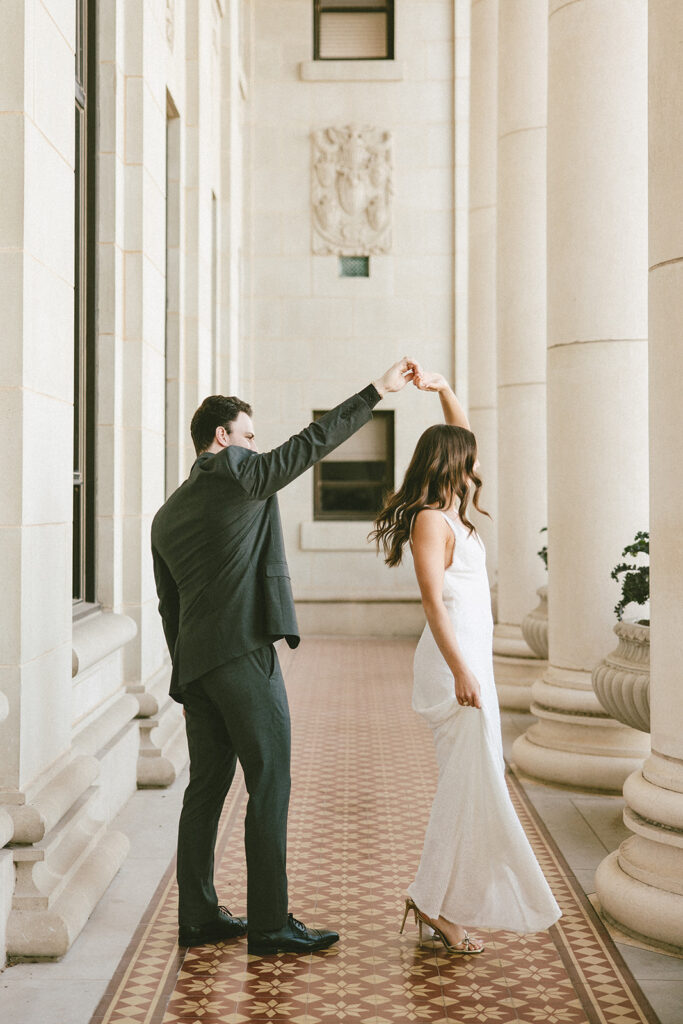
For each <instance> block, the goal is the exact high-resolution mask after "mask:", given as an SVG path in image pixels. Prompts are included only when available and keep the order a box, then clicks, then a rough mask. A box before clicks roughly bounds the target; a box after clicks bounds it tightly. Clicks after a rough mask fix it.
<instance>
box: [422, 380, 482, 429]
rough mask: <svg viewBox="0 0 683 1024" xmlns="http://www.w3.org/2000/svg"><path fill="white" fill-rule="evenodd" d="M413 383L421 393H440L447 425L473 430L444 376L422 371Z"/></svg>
mask: <svg viewBox="0 0 683 1024" xmlns="http://www.w3.org/2000/svg"><path fill="white" fill-rule="evenodd" d="M413 383H414V384H415V387H416V388H419V390H420V391H438V393H439V400H440V401H441V408H442V409H443V417H444V421H445V422H446V423H448V424H449V425H450V426H452V427H465V429H466V430H470V429H471V428H470V424H469V420H468V419H467V416H466V414H465V410H464V409H463V407H462V405H461V404H460V402H459V401H458V399H457V397H456V394H455V392H454V391H453V389H452V388H451V386H450V384H449V383H448V381H447V380H446V378H445V377H444V376H443V375H442V374H440V373H429V372H428V371H427V370H421V371H420V373H419V375H417V374H416V376H415V380H414V381H413Z"/></svg>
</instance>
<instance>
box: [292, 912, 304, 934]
mask: <svg viewBox="0 0 683 1024" xmlns="http://www.w3.org/2000/svg"><path fill="white" fill-rule="evenodd" d="M288 916H289V923H290V924H292V925H294V927H295V928H298V929H299V931H300V932H306V931H308V929H307V928H306V925H305V924H304V923H303V921H297V919H296V918H295V917H294V915H293V914H289V915H288Z"/></svg>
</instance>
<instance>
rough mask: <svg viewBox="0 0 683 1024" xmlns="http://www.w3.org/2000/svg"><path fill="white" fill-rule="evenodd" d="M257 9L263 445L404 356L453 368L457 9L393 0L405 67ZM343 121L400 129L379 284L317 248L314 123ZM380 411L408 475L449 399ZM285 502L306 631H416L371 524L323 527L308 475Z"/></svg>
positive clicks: (255, 174) (254, 284)
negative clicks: (326, 56) (329, 53)
mask: <svg viewBox="0 0 683 1024" xmlns="http://www.w3.org/2000/svg"><path fill="white" fill-rule="evenodd" d="M253 9H254V61H255V65H254V77H253V93H252V95H251V97H250V100H251V103H250V110H251V125H250V145H251V147H252V149H251V156H250V165H251V167H252V168H253V171H252V174H251V185H252V192H251V211H252V218H253V223H252V231H251V233H250V251H249V261H248V264H249V267H250V273H251V303H252V309H251V313H252V315H251V331H250V335H249V339H250V344H249V346H248V348H249V351H250V352H251V362H250V366H249V371H248V373H247V375H246V376H245V389H246V390H245V396H246V397H247V398H248V399H249V400H250V401H251V402H252V404H253V406H254V410H255V423H256V430H257V442H258V444H259V447H260V448H262V449H267V448H269V447H271V446H273V445H274V444H276V443H279V442H281V441H283V440H285V439H286V438H287V437H288V436H290V435H291V434H293V433H295V432H296V431H297V430H299V429H301V427H302V426H304V425H305V424H307V423H308V422H309V421H310V419H311V417H312V413H313V411H314V410H319V409H327V408H331V407H332V406H334V405H336V404H337V403H338V402H339V401H341V400H342V399H343V398H345V397H346V396H347V395H349V394H352V393H353V392H355V391H358V390H360V389H361V388H362V387H363V386H364V385H365V384H366V383H368V382H369V381H370V380H371V379H372V378H373V377H376V376H378V375H379V374H380V373H381V372H382V371H383V370H384V369H385V368H386V367H388V366H389V365H390V364H391V363H392V362H394V361H395V360H396V359H397V358H400V357H401V356H403V355H406V354H408V355H415V356H416V357H417V358H419V359H420V360H421V361H422V362H423V363H424V364H425V365H426V366H427V367H430V368H434V369H438V370H440V371H442V372H444V373H446V374H448V375H450V376H451V377H452V375H453V372H454V366H453V355H454V303H453V291H454V133H453V107H454V44H453V27H454V5H453V3H452V2H451V0H440V2H437V0H433V2H432V0H430V2H429V3H427V2H422V0H421V2H420V3H401V4H397V6H396V36H395V38H396V51H395V57H396V59H395V61H394V62H384V61H379V62H377V61H316V62H314V61H312V60H311V58H312V40H313V24H312V19H313V4H312V3H310V2H309V0H284V2H275V0H255V2H254V4H253ZM346 126H357V127H359V128H362V127H365V126H369V127H371V128H374V129H377V130H378V131H379V132H380V133H385V134H388V135H390V141H389V145H390V147H391V150H392V154H393V156H392V159H393V177H392V184H393V199H392V206H393V213H392V226H391V242H390V244H388V245H386V244H380V246H379V248H381V249H383V250H388V251H381V252H379V253H377V254H373V253H371V254H370V276H369V277H368V278H362V277H358V278H344V277H340V276H339V261H338V255H337V254H336V252H334V251H333V252H331V253H330V254H319V253H314V239H313V210H312V183H313V180H314V179H313V176H314V171H313V167H312V164H313V141H312V133H314V132H317V131H320V130H321V129H326V128H335V129H339V128H344V127H346ZM316 184H319V182H317V181H316ZM336 212H337V213H339V210H338V209H337V210H336ZM385 241H386V239H385V240H384V242H385ZM318 243H319V240H318ZM358 248H360V246H359V247H358ZM316 249H320V245H319V244H317V245H316ZM363 251H365V250H363ZM346 253H347V254H348V255H361V254H362V251H359V252H357V253H356V252H354V251H353V245H352V246H351V249H349V248H348V247H347V248H346ZM380 408H382V409H384V408H386V409H394V410H395V473H396V480H397V482H398V481H400V480H401V479H402V475H403V472H404V470H405V467H406V464H407V462H408V460H409V458H410V456H411V454H412V451H413V449H414V446H415V442H416V441H417V438H418V436H419V434H420V433H421V432H422V430H423V429H424V428H425V427H427V426H428V425H430V424H431V423H433V422H435V421H436V420H437V419H438V418H440V406H439V403H438V399H437V398H436V396H433V395H422V394H419V393H418V392H417V391H415V389H407V390H406V391H404V392H402V393H400V394H398V395H395V396H389V398H388V399H386V400H385V401H384V402H383V403H382V405H381V406H380ZM281 508H282V517H283V524H284V530H285V540H286V544H287V551H288V558H289V564H290V569H291V573H292V581H293V586H294V593H295V597H296V598H297V600H298V611H299V617H300V625H301V628H302V630H303V631H304V632H326V633H327V632H354V631H357V630H359V629H360V630H361V631H362V632H379V633H381V632H394V631H398V632H403V631H408V632H416V631H418V630H419V628H420V623H421V621H422V620H421V613H420V612H419V610H418V609H417V607H416V604H415V600H416V596H417V590H416V586H415V583H414V580H413V574H412V567H411V565H410V564H407V565H405V566H403V567H401V568H400V569H399V570H396V569H394V570H391V571H390V570H388V569H387V568H386V567H385V566H384V565H383V563H382V562H381V560H380V559H378V558H377V557H376V556H375V554H374V549H373V548H372V547H371V546H369V545H368V544H367V542H366V540H365V535H366V534H367V532H368V529H369V526H370V524H369V523H359V522H313V479H312V474H311V473H307V474H305V475H304V476H302V477H301V478H300V479H299V480H297V481H296V482H295V483H293V484H292V485H290V486H289V487H288V488H287V489H286V491H284V492H283V494H282V495H281ZM409 562H410V560H409V559H408V563H409Z"/></svg>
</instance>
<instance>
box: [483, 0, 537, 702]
mask: <svg viewBox="0 0 683 1024" xmlns="http://www.w3.org/2000/svg"><path fill="white" fill-rule="evenodd" d="M498 50H499V65H498V195H497V334H498V345H497V354H498V358H497V367H498V370H497V375H498V388H497V391H498V400H497V406H498V508H499V515H498V524H497V525H498V623H497V625H496V630H495V633H494V644H493V646H494V653H495V670H496V684H497V687H498V695H499V699H500V701H501V703H502V704H503V705H504V706H507V707H516V708H523V709H528V707H529V701H530V697H531V684H532V682H533V681H534V679H535V678H536V677H537V676H538V675H539V673H540V672H541V671H542V669H543V667H544V663H542V662H539V660H538V659H537V658H535V655H534V654H533V652H532V651H531V650H530V649H529V647H528V646H527V644H526V642H525V640H524V638H523V637H522V633H521V628H520V625H521V621H522V618H523V617H524V616H525V615H526V614H527V612H529V611H530V610H531V608H532V607H533V605H534V604H535V603H536V598H535V591H536V589H537V588H538V587H540V586H541V585H542V584H543V583H545V570H544V568H543V564H542V562H541V560H540V559H539V558H538V556H537V554H536V552H537V551H538V549H539V547H540V546H541V545H540V539H541V538H540V534H539V531H540V530H541V528H542V527H544V526H545V525H546V517H547V511H546V423H545V418H546V411H545V364H546V120H547V81H548V79H547V64H548V4H547V0H499V20H498Z"/></svg>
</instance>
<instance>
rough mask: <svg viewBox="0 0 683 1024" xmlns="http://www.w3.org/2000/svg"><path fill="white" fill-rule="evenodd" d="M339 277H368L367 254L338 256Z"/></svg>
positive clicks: (368, 262) (368, 264)
mask: <svg viewBox="0 0 683 1024" xmlns="http://www.w3.org/2000/svg"><path fill="white" fill-rule="evenodd" d="M339 276H340V277H370V257H369V256H340V257H339Z"/></svg>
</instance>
